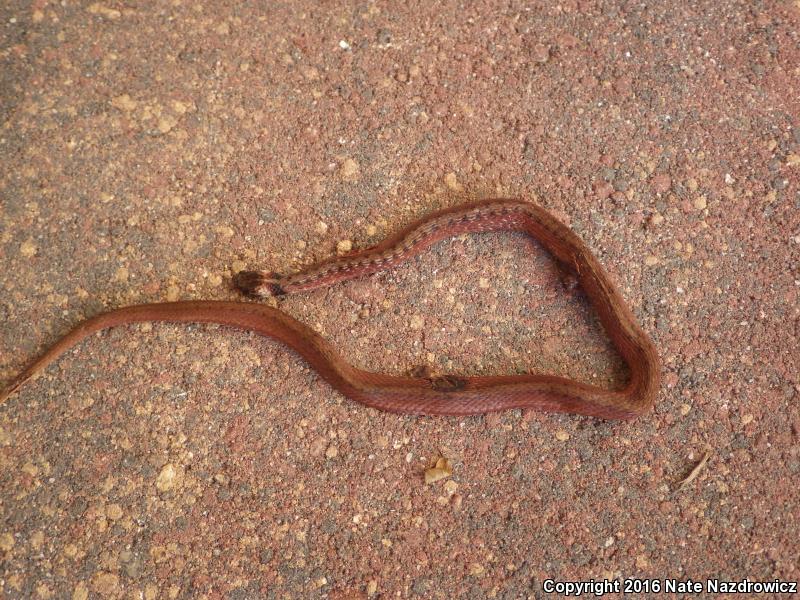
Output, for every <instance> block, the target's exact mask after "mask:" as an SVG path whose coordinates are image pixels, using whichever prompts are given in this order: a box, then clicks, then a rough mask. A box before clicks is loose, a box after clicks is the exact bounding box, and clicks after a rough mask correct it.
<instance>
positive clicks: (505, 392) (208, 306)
mask: <svg viewBox="0 0 800 600" xmlns="http://www.w3.org/2000/svg"><path fill="white" fill-rule="evenodd" d="M489 231H522V232H525V233H527V234H529V235H530V236H532V237H533V238H535V239H536V240H538V241H539V242H540V243H541V244H542V245H543V246H544V247H545V248H546V249H547V250H549V251H550V253H551V254H552V255H553V256H554V257H555V259H556V260H557V261H558V262H559V263H560V264H561V266H562V267H563V268H565V269H566V270H568V271H570V272H571V273H572V274H574V275H575V276H576V277H577V279H578V282H579V283H580V284H581V286H582V287H583V289H584V291H585V293H586V295H587V297H588V299H589V301H590V303H591V304H592V305H593V306H594V308H595V309H596V310H597V313H598V315H599V317H600V321H601V323H602V325H603V327H604V328H605V330H606V332H607V333H608V335H609V337H610V338H611V341H612V343H613V344H614V346H615V347H616V348H617V350H618V352H619V353H620V355H621V356H622V358H623V359H624V360H625V362H626V363H627V364H628V367H629V372H630V377H629V380H628V382H627V384H626V385H625V386H624V387H622V388H621V389H618V390H605V389H601V388H599V387H596V386H592V385H588V384H584V383H580V382H577V381H573V380H570V379H566V378H563V377H556V376H551V375H505V376H491V377H460V376H453V375H448V376H441V377H424V376H418V377H410V376H395V375H387V374H383V373H372V372H368V371H364V370H361V369H358V368H356V367H353V366H352V365H350V364H348V363H347V362H346V361H345V360H344V359H342V357H341V356H340V355H339V354H338V353H337V351H336V350H335V349H334V348H333V347H332V346H331V344H330V343H328V342H327V341H326V340H325V339H323V338H322V337H321V336H320V335H318V334H317V333H316V332H314V331H313V330H311V329H310V328H309V327H308V326H306V325H304V324H302V323H300V322H299V321H297V320H296V319H294V318H292V317H290V316H289V315H287V314H285V313H283V312H281V311H280V310H278V309H275V308H271V307H269V306H264V305H261V304H257V303H252V302H221V301H191V302H169V303H163V304H142V305H138V306H129V307H125V308H120V309H117V310H112V311H110V312H107V313H104V314H100V315H98V316H95V317H92V318H90V319H88V320H86V321H84V322H83V323H81V324H79V325H78V326H77V327H76V328H75V329H73V330H72V331H71V332H69V333H68V334H67V335H65V336H64V337H63V338H61V339H60V340H59V341H58V342H56V343H55V344H54V345H53V346H52V347H51V348H50V349H49V350H47V351H46V352H45V353H44V354H43V355H42V356H41V357H39V358H38V359H37V360H36V361H35V362H33V364H31V365H30V366H29V367H28V368H27V369H25V371H24V372H22V373H21V374H20V375H19V376H18V377H17V378H16V379H15V380H14V381H13V382H12V383H11V385H10V386H9V387H8V388H7V389H6V390H5V391H4V392H3V393H2V394H0V403H1V402H3V401H4V400H5V399H6V398H7V397H8V396H9V395H11V394H12V393H14V392H16V391H17V390H18V389H19V388H20V387H21V386H22V385H23V384H24V383H25V382H26V381H28V380H30V379H31V378H32V377H34V376H35V375H37V374H38V373H40V372H41V371H42V370H43V369H44V368H45V367H46V366H47V365H49V364H50V363H52V362H53V361H54V360H56V359H57V358H58V357H59V356H61V355H62V354H63V353H64V352H65V351H67V350H68V349H70V348H72V347H73V346H75V345H76V344H78V343H79V342H80V341H82V340H83V339H85V338H86V337H88V336H89V335H91V334H93V333H94V332H96V331H99V330H102V329H106V328H109V327H115V326H118V325H126V324H130V323H138V322H154V321H164V322H172V323H218V324H221V325H227V326H230V327H234V328H238V329H244V330H248V331H253V332H255V333H257V334H260V335H264V336H267V337H270V338H274V339H276V340H278V341H280V342H282V343H284V344H286V345H287V346H289V347H291V348H292V349H293V350H295V351H296V352H297V353H298V354H299V355H301V356H302V357H303V358H304V359H305V360H306V361H307V362H308V363H309V364H310V365H311V366H312V367H313V368H314V369H315V370H316V371H317V373H319V375H320V376H322V377H323V378H324V379H325V380H327V381H328V382H329V383H330V384H331V385H332V386H333V387H334V388H336V389H337V390H339V391H340V392H341V393H342V394H344V395H345V396H347V397H349V398H351V399H353V400H355V401H357V402H361V403H362V404H365V405H367V406H370V407H373V408H377V409H380V410H385V411H390V412H395V413H407V414H425V415H472V414H480V413H487V412H493V411H501V410H507V409H512V408H533V409H539V410H545V411H554V412H567V413H577V414H583V415H591V416H595V417H601V418H610V419H630V418H633V417H635V416H637V415H640V414H642V413H644V412H647V411H648V410H649V409H650V408H651V407H652V406H653V403H654V401H655V397H656V394H657V393H658V389H659V381H660V366H659V360H658V354H657V352H656V350H655V347H654V346H653V344H652V342H651V341H650V339H649V338H648V336H647V334H646V333H645V332H644V331H643V330H642V328H641V327H640V326H639V324H638V323H637V321H636V319H635V317H634V316H633V314H632V313H631V311H630V309H629V308H628V307H627V305H626V304H625V302H624V300H623V298H622V296H621V295H620V293H619V291H618V290H617V289H616V287H615V286H614V284H613V283H612V282H611V280H610V279H609V277H608V275H607V274H606V272H605V270H604V269H603V267H602V266H601V265H600V263H599V262H598V260H597V259H596V258H595V257H594V255H593V254H592V253H591V251H590V250H589V249H588V248H587V246H586V245H585V244H584V243H583V241H581V239H580V238H579V237H578V236H577V235H576V234H575V233H573V232H572V231H571V230H570V229H569V228H568V227H567V226H565V225H564V224H563V223H561V222H560V221H558V220H557V219H556V218H555V217H554V216H552V215H551V214H550V213H549V212H547V211H546V210H545V209H544V208H542V207H540V206H538V205H535V204H532V203H529V202H523V201H518V200H487V201H483V202H480V203H477V204H472V205H468V206H459V207H455V208H450V209H446V210H443V211H440V212H438V213H435V214H432V215H430V216H428V217H425V218H423V219H422V220H420V221H418V222H416V223H414V224H412V225H410V226H409V227H407V228H406V229H405V230H403V231H401V232H399V233H397V234H396V235H394V236H392V237H390V238H388V239H386V240H385V241H384V242H382V243H381V244H379V245H378V246H375V247H373V248H369V249H367V250H364V251H361V252H357V253H353V254H350V255H348V256H343V257H338V258H334V259H331V260H328V261H325V262H322V263H320V264H317V265H315V266H312V267H310V268H308V269H305V270H303V271H301V272H299V273H295V274H292V275H288V276H285V277H280V276H277V275H275V274H274V273H269V272H265V271H246V272H243V273H240V274H238V275H237V276H236V278H235V283H236V284H237V286H238V287H239V288H240V289H241V290H242V291H243V292H245V293H247V294H249V295H253V296H269V295H276V296H280V295H284V294H294V293H299V292H303V291H309V290H312V289H315V288H320V287H325V286H330V285H334V284H336V283H339V282H342V281H346V280H349V279H354V278H357V277H364V276H366V275H369V274H372V273H376V272H378V271H382V270H385V269H389V268H392V267H394V266H396V265H398V264H399V263H401V262H404V261H406V260H408V259H409V258H411V257H413V256H415V255H417V254H419V253H421V252H422V251H424V250H425V249H426V248H428V247H430V246H431V245H432V244H434V243H436V242H437V241H439V240H442V239H444V238H447V237H452V236H455V235H460V234H465V233H480V232H489Z"/></svg>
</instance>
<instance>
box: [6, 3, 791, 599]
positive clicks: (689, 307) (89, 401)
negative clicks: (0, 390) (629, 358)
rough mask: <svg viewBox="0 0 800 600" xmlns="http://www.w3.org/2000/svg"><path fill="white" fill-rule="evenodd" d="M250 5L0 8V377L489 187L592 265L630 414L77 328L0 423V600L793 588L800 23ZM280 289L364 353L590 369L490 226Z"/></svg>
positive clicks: (195, 333)
mask: <svg viewBox="0 0 800 600" xmlns="http://www.w3.org/2000/svg"><path fill="white" fill-rule="evenodd" d="M252 4H256V3H247V4H246V5H245V3H242V4H239V3H236V2H232V1H217V2H210V1H205V2H189V1H186V0H184V1H181V0H172V1H166V0H165V1H159V2H145V1H141V0H139V1H136V0H131V1H128V2H122V1H116V0H108V1H106V2H99V3H97V2H96V3H91V2H76V1H73V0H67V1H62V2H55V1H52V0H51V1H48V0H36V1H34V2H20V1H16V0H9V1H7V2H3V3H2V6H0V41H1V42H2V46H1V52H0V61H2V67H1V68H0V123H1V125H0V156H1V157H2V170H1V171H0V199H1V202H0V259H1V260H2V269H1V270H0V289H1V290H2V297H0V321H2V322H3V326H2V328H0V383H4V382H7V381H9V380H10V379H11V378H12V377H13V376H14V375H15V374H16V373H18V372H19V370H20V369H21V368H22V367H23V366H24V364H25V363H26V362H27V361H29V360H30V359H32V358H33V357H34V356H36V355H37V354H38V353H39V352H41V351H42V350H43V349H44V348H45V347H46V346H48V345H49V344H51V343H52V342H53V341H54V340H56V339H57V338H58V336H59V335H61V334H63V333H64V332H65V331H67V330H68V329H69V328H70V327H72V326H73V325H75V324H76V323H78V322H79V321H80V320H82V319H83V318H85V317H87V316H91V315H93V314H96V313H98V312H100V311H102V310H104V309H108V308H112V307H118V306H123V305H127V304H132V303H139V302H149V301H164V300H168V299H169V300H176V299H235V298H237V295H236V293H235V292H234V291H233V290H232V289H231V285H230V281H231V276H232V274H233V273H235V272H236V271H238V270H241V269H243V268H266V269H276V270H283V271H288V270H292V269H297V268H300V267H301V266H303V265H304V264H308V263H311V262H314V261H316V260H319V259H322V258H325V257H328V256H330V255H332V254H334V253H336V251H337V248H339V249H342V248H346V247H347V246H348V245H350V246H351V247H353V248H361V247H365V246H368V245H371V244H374V243H377V242H378V241H380V240H381V239H382V238H383V237H384V236H386V235H388V234H389V233H391V232H392V231H395V230H396V229H398V228H400V227H401V226H403V225H404V224H406V223H408V222H410V221H412V220H414V219H417V218H419V217H421V216H422V215H424V214H426V213H428V212H429V211H431V210H433V209H436V208H441V207H443V206H451V205H455V204H458V203H461V202H465V201H468V200H471V199H475V198H486V197H495V196H504V197H525V198H529V199H532V200H536V201H538V202H540V203H541V204H543V205H544V206H546V207H548V208H549V209H551V210H552V211H554V212H555V213H556V214H557V215H559V216H560V217H561V218H562V219H564V220H565V221H566V222H568V223H569V224H570V225H571V227H572V228H573V229H574V230H575V231H576V232H578V233H579V234H580V235H581V236H582V237H583V238H584V240H586V242H587V243H588V245H589V246H590V247H591V248H592V249H593V250H594V251H595V252H596V254H597V255H598V257H599V258H600V260H601V261H602V262H603V263H604V264H605V265H607V267H608V270H609V271H610V273H611V274H612V276H613V278H614V280H615V281H616V282H618V284H619V286H620V288H621V290H622V292H623V295H624V296H625V298H626V299H627V301H628V302H629V303H630V305H631V307H632V308H633V310H634V312H635V313H636V314H637V316H638V317H639V319H640V320H641V322H642V324H643V326H644V327H645V329H646V330H647V331H648V332H649V333H650V334H651V335H652V337H653V339H654V341H655V343H656V345H657V347H658V348H659V350H660V352H661V356H662V359H663V363H664V385H663V389H662V392H661V394H660V396H659V398H658V401H657V405H656V408H655V411H654V412H653V413H652V414H649V415H646V416H644V417H642V418H640V419H638V420H636V421H633V422H630V423H614V422H604V421H600V420H596V419H589V418H579V417H571V416H559V415H546V414H538V413H528V412H519V411H516V412H509V413H504V414H499V415H491V416H486V417H474V418H462V419H459V418H414V417H403V416H395V415H387V414H383V413H379V412H377V411H374V410H371V409H367V408H364V407H362V406H360V405H357V404H354V403H352V402H350V401H348V400H347V399H345V398H343V397H342V396H340V395H339V394H338V393H335V392H334V391H333V390H332V389H331V388H330V387H329V386H328V385H327V384H326V383H324V382H323V381H321V380H320V378H319V377H318V376H317V375H316V374H315V373H314V372H313V371H311V370H310V369H309V368H308V367H306V366H305V365H304V364H303V363H302V362H301V361H300V360H299V359H298V358H297V357H296V356H295V355H293V354H292V353H290V352H288V351H287V350H285V349H284V348H283V347H282V346H280V345H279V344H277V343H274V342H272V341H270V340H265V339H261V338H257V337H255V336H253V335H248V334H245V333H241V332H235V331H231V330H228V329H225V328H219V327H210V326H194V327H185V326H183V327H182V326H169V325H152V326H148V325H143V326H137V327H129V328H119V329H115V330H111V331H108V332H105V333H102V334H98V335H97V336H95V337H93V338H92V339H90V340H89V341H87V342H85V343H83V344H81V345H80V346H79V347H78V348H76V349H75V350H74V351H72V352H70V353H69V354H68V355H66V356H65V357H64V358H62V359H61V360H59V361H58V362H57V363H56V364H55V365H53V366H51V367H50V368H49V369H48V370H47V371H46V373H45V374H44V375H43V376H42V377H41V378H39V379H38V380H37V381H36V382H35V383H33V384H32V385H29V386H28V387H27V388H25V389H24V390H23V392H22V393H20V394H18V395H16V396H15V397H13V398H11V399H10V400H9V401H8V402H6V404H5V405H4V406H2V407H0V490H1V494H2V496H0V499H1V501H2V503H1V504H0V597H3V598H73V599H76V600H79V599H84V598H88V597H101V598H106V597H107V598H130V599H134V598H136V599H138V598H146V599H154V598H209V599H216V598H231V599H243V598H258V597H264V598H373V597H380V598H413V597H424V598H485V597H488V598H539V597H543V596H545V594H544V593H543V591H542V584H543V582H544V581H545V580H547V579H556V580H561V581H565V580H589V579H591V578H594V579H599V578H611V579H614V578H618V579H623V578H630V577H637V578H638V577H641V578H648V577H659V578H665V577H670V578H677V579H686V578H693V579H700V580H705V579H706V578H712V577H719V578H723V579H725V580H737V581H738V580H741V579H744V578H749V579H750V580H751V581H753V580H772V579H775V578H778V579H781V580H787V581H793V580H797V579H798V578H800V573H799V572H798V571H799V568H800V562H799V561H800V558H799V555H800V542H798V530H799V529H800V523H798V521H799V520H800V497H799V495H798V491H797V484H798V481H800V379H799V378H798V363H800V348H799V347H798V317H799V316H800V310H799V309H798V304H799V302H798V293H799V291H800V273H798V262H799V261H798V258H799V257H800V85H799V84H800V68H798V65H800V38H799V36H798V30H800V4H799V3H798V2H796V1H794V0H793V1H791V2H790V1H786V2H777V1H776V2H771V1H763V2H762V1H757V0H756V1H744V0H741V1H733V0H714V1H710V0H709V1H700V2H682V3H676V2H671V1H668V0H663V1H657V2H646V3H645V2H610V1H609V2H604V1H594V0H561V2H560V3H553V4H551V5H550V6H547V5H546V4H545V3H537V4H535V5H528V4H526V3H522V2H497V1H489V0H479V1H478V2H475V3H454V2H419V3H393V2H371V1H369V2H367V1H363V2H352V3H344V2H326V3H324V5H323V6H320V5H318V4H317V3H314V2H309V1H307V0H302V1H299V2H293V3H269V6H260V7H255V6H252ZM281 306H282V308H283V309H284V310H286V311H287V312H289V313H290V314H292V315H294V316H296V317H298V318H300V319H302V320H303V321H305V322H307V323H309V324H311V325H312V326H313V327H315V328H316V329H317V330H318V331H320V332H321V333H323V334H324V335H325V336H326V337H328V338H329V339H331V340H333V342H334V343H335V344H336V345H337V346H339V347H340V348H341V349H342V351H343V353H344V354H345V356H346V357H347V358H348V359H349V360H350V361H352V362H353V363H355V364H358V365H361V366H364V367H367V368H370V369H375V370H382V371H387V372H393V373H403V372H405V371H407V370H408V369H410V368H413V367H415V366H418V365H428V366H429V367H430V368H432V369H433V370H436V371H439V372H450V373H469V374H476V373H508V372H551V373H561V374H567V375H570V376H572V377H575V378H577V379H581V380H584V381H594V382H603V383H604V384H606V385H609V386H612V385H617V384H619V383H620V382H621V381H622V380H624V378H625V369H624V366H623V365H622V364H621V362H620V360H619V358H618V357H617V356H616V355H615V353H614V351H613V348H612V347H611V346H610V345H609V342H608V340H607V339H606V338H605V336H604V334H603V332H602V330H601V329H600V328H599V326H598V324H597V321H596V319H595V317H594V315H593V313H592V311H591V310H590V309H589V307H588V305H587V302H586V300H585V298H584V297H583V296H582V294H581V293H580V291H572V292H570V291H566V290H565V289H564V288H563V286H562V285H560V283H559V278H558V274H557V272H556V271H555V269H554V267H553V265H552V262H551V261H550V259H549V258H548V256H547V255H546V254H545V253H544V252H543V251H542V250H541V248H539V247H537V246H536V245H534V244H532V243H530V242H529V241H528V240H527V239H525V238H524V237H522V236H518V235H499V234H492V235H485V236H472V237H465V238H457V239H453V240H450V241H445V242H441V243H439V244H437V245H436V246H435V247H434V248H433V249H432V251H430V252H429V253H427V254H426V255H425V256H423V257H420V258H418V259H415V260H413V261H411V262H410V263H409V264H406V265H404V266H403V267H401V268H399V269H397V270H396V271H394V272H391V273H385V274H381V275H379V276H376V277H373V278H371V279H367V280H364V281H360V282H354V283H348V284H344V285H341V286H339V287H336V288H333V289H329V290H325V291H318V292H314V293H310V294H307V295H304V296H298V297H290V298H287V299H286V300H284V301H282V303H281ZM441 457H445V458H447V459H449V460H450V462H451V463H452V465H453V473H452V476H451V477H449V478H446V479H444V480H441V481H438V482H436V483H433V484H429V485H426V484H425V481H424V477H423V474H424V471H425V470H426V469H427V468H430V467H432V466H433V465H434V464H435V463H436V461H437V459H439V458H441ZM704 458H708V460H707V462H705V464H703V465H702V467H701V468H700V469H699V471H697V472H696V473H695V474H696V476H695V477H694V478H693V479H692V480H691V481H689V482H687V483H686V484H685V485H683V486H681V485H680V482H681V481H682V480H683V479H684V478H686V477H687V476H688V475H689V474H690V473H692V472H693V468H694V467H695V466H697V465H699V464H700V463H701V461H702V460H703V459H704ZM700 595H701V596H703V595H710V594H706V593H704V594H700Z"/></svg>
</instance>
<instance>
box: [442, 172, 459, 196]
mask: <svg viewBox="0 0 800 600" xmlns="http://www.w3.org/2000/svg"><path fill="white" fill-rule="evenodd" d="M444 183H445V185H446V186H447V187H449V188H450V189H451V190H453V191H454V192H460V191H462V190H463V189H464V187H463V186H462V185H461V184H460V183H459V182H458V179H457V178H456V174H455V173H448V174H447V175H445V176H444Z"/></svg>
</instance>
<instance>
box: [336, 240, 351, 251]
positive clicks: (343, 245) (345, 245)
mask: <svg viewBox="0 0 800 600" xmlns="http://www.w3.org/2000/svg"><path fill="white" fill-rule="evenodd" d="M352 249H353V242H352V241H350V240H342V241H340V242H339V243H337V244H336V252H338V253H339V254H347V253H348V252H350V251H351V250H352Z"/></svg>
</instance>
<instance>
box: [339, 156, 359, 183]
mask: <svg viewBox="0 0 800 600" xmlns="http://www.w3.org/2000/svg"><path fill="white" fill-rule="evenodd" d="M359 171H360V168H359V166H358V163H357V162H356V161H354V160H353V159H352V158H348V159H346V160H345V161H344V162H343V163H342V166H341V167H340V168H339V173H340V174H341V176H342V177H344V178H345V179H355V178H356V177H357V176H358V173H359Z"/></svg>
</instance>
